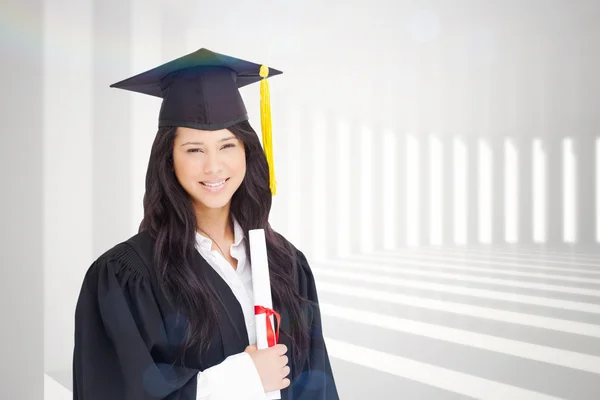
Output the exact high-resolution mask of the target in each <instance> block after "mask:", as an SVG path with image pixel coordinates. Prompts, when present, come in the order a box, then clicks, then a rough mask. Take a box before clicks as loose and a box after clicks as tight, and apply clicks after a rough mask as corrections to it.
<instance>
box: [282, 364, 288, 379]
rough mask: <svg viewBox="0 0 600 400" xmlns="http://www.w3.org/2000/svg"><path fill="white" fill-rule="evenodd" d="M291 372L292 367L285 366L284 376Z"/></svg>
mask: <svg viewBox="0 0 600 400" xmlns="http://www.w3.org/2000/svg"><path fill="white" fill-rule="evenodd" d="M289 374H290V367H288V366H287V365H286V366H285V367H283V376H284V377H285V376H288V375H289Z"/></svg>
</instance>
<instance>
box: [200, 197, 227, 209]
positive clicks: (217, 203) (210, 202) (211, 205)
mask: <svg viewBox="0 0 600 400" xmlns="http://www.w3.org/2000/svg"><path fill="white" fill-rule="evenodd" d="M230 201H231V198H230V197H229V198H227V199H223V200H219V199H199V198H196V199H194V203H196V204H197V205H199V206H200V207H201V208H205V209H206V208H208V209H219V208H223V207H225V206H227V205H228V204H229V203H230Z"/></svg>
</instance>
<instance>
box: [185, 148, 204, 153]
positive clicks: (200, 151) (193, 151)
mask: <svg viewBox="0 0 600 400" xmlns="http://www.w3.org/2000/svg"><path fill="white" fill-rule="evenodd" d="M187 152H188V153H203V151H202V149H188V150H187Z"/></svg>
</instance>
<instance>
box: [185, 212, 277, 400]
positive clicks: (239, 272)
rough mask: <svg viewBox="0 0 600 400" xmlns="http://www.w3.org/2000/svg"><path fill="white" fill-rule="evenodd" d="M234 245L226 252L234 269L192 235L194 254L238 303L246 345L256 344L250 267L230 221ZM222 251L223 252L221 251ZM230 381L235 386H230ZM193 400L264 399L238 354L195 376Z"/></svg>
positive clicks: (252, 370)
mask: <svg viewBox="0 0 600 400" xmlns="http://www.w3.org/2000/svg"><path fill="white" fill-rule="evenodd" d="M232 219H233V227H234V228H233V231H234V243H233V244H232V245H231V247H230V248H229V252H230V254H231V256H232V257H233V258H235V259H236V260H237V268H236V269H233V266H232V265H231V264H229V262H228V261H227V260H226V259H225V258H224V257H223V255H222V254H221V253H220V252H219V251H218V250H212V240H211V239H209V238H207V237H206V236H204V235H202V234H200V233H198V232H197V233H196V250H198V252H199V253H200V255H201V256H202V257H203V258H204V259H205V260H206V261H207V262H208V264H209V265H210V266H211V267H212V268H213V269H214V270H215V271H216V272H217V273H218V274H219V275H220V276H221V278H223V280H224V281H225V282H227V285H229V287H230V288H231V291H232V292H233V294H234V295H235V297H236V299H237V300H238V302H239V303H240V306H241V308H242V312H243V314H244V320H245V321H246V330H247V331H248V342H249V343H250V344H251V345H252V344H256V329H255V327H254V292H253V289H252V269H251V268H252V267H251V265H250V262H249V260H247V257H246V247H245V245H244V242H243V239H244V230H243V229H242V227H241V226H240V225H239V223H238V222H237V221H236V219H235V218H233V216H232ZM223 251H227V250H226V249H223ZM232 379H233V380H235V382H236V384H233V385H232ZM196 399H197V400H225V399H240V400H242V399H248V400H255V399H256V400H264V399H267V397H266V395H265V392H264V388H263V386H262V382H261V380H260V376H259V375H258V371H257V369H256V367H255V365H254V362H253V361H252V358H251V357H250V355H249V354H248V353H245V352H242V353H238V354H234V355H231V356H229V357H227V358H226V359H225V360H224V361H223V362H222V363H220V364H217V365H215V366H213V367H211V368H207V369H206V370H204V371H202V372H200V373H199V374H198V389H197V395H196Z"/></svg>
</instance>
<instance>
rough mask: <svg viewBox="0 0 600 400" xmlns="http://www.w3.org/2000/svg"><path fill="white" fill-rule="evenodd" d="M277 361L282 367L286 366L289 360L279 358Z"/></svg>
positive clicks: (282, 357) (285, 357)
mask: <svg viewBox="0 0 600 400" xmlns="http://www.w3.org/2000/svg"><path fill="white" fill-rule="evenodd" d="M279 361H280V362H281V366H282V367H284V366H286V365H287V363H288V361H289V359H288V356H281V358H280V359H279Z"/></svg>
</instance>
